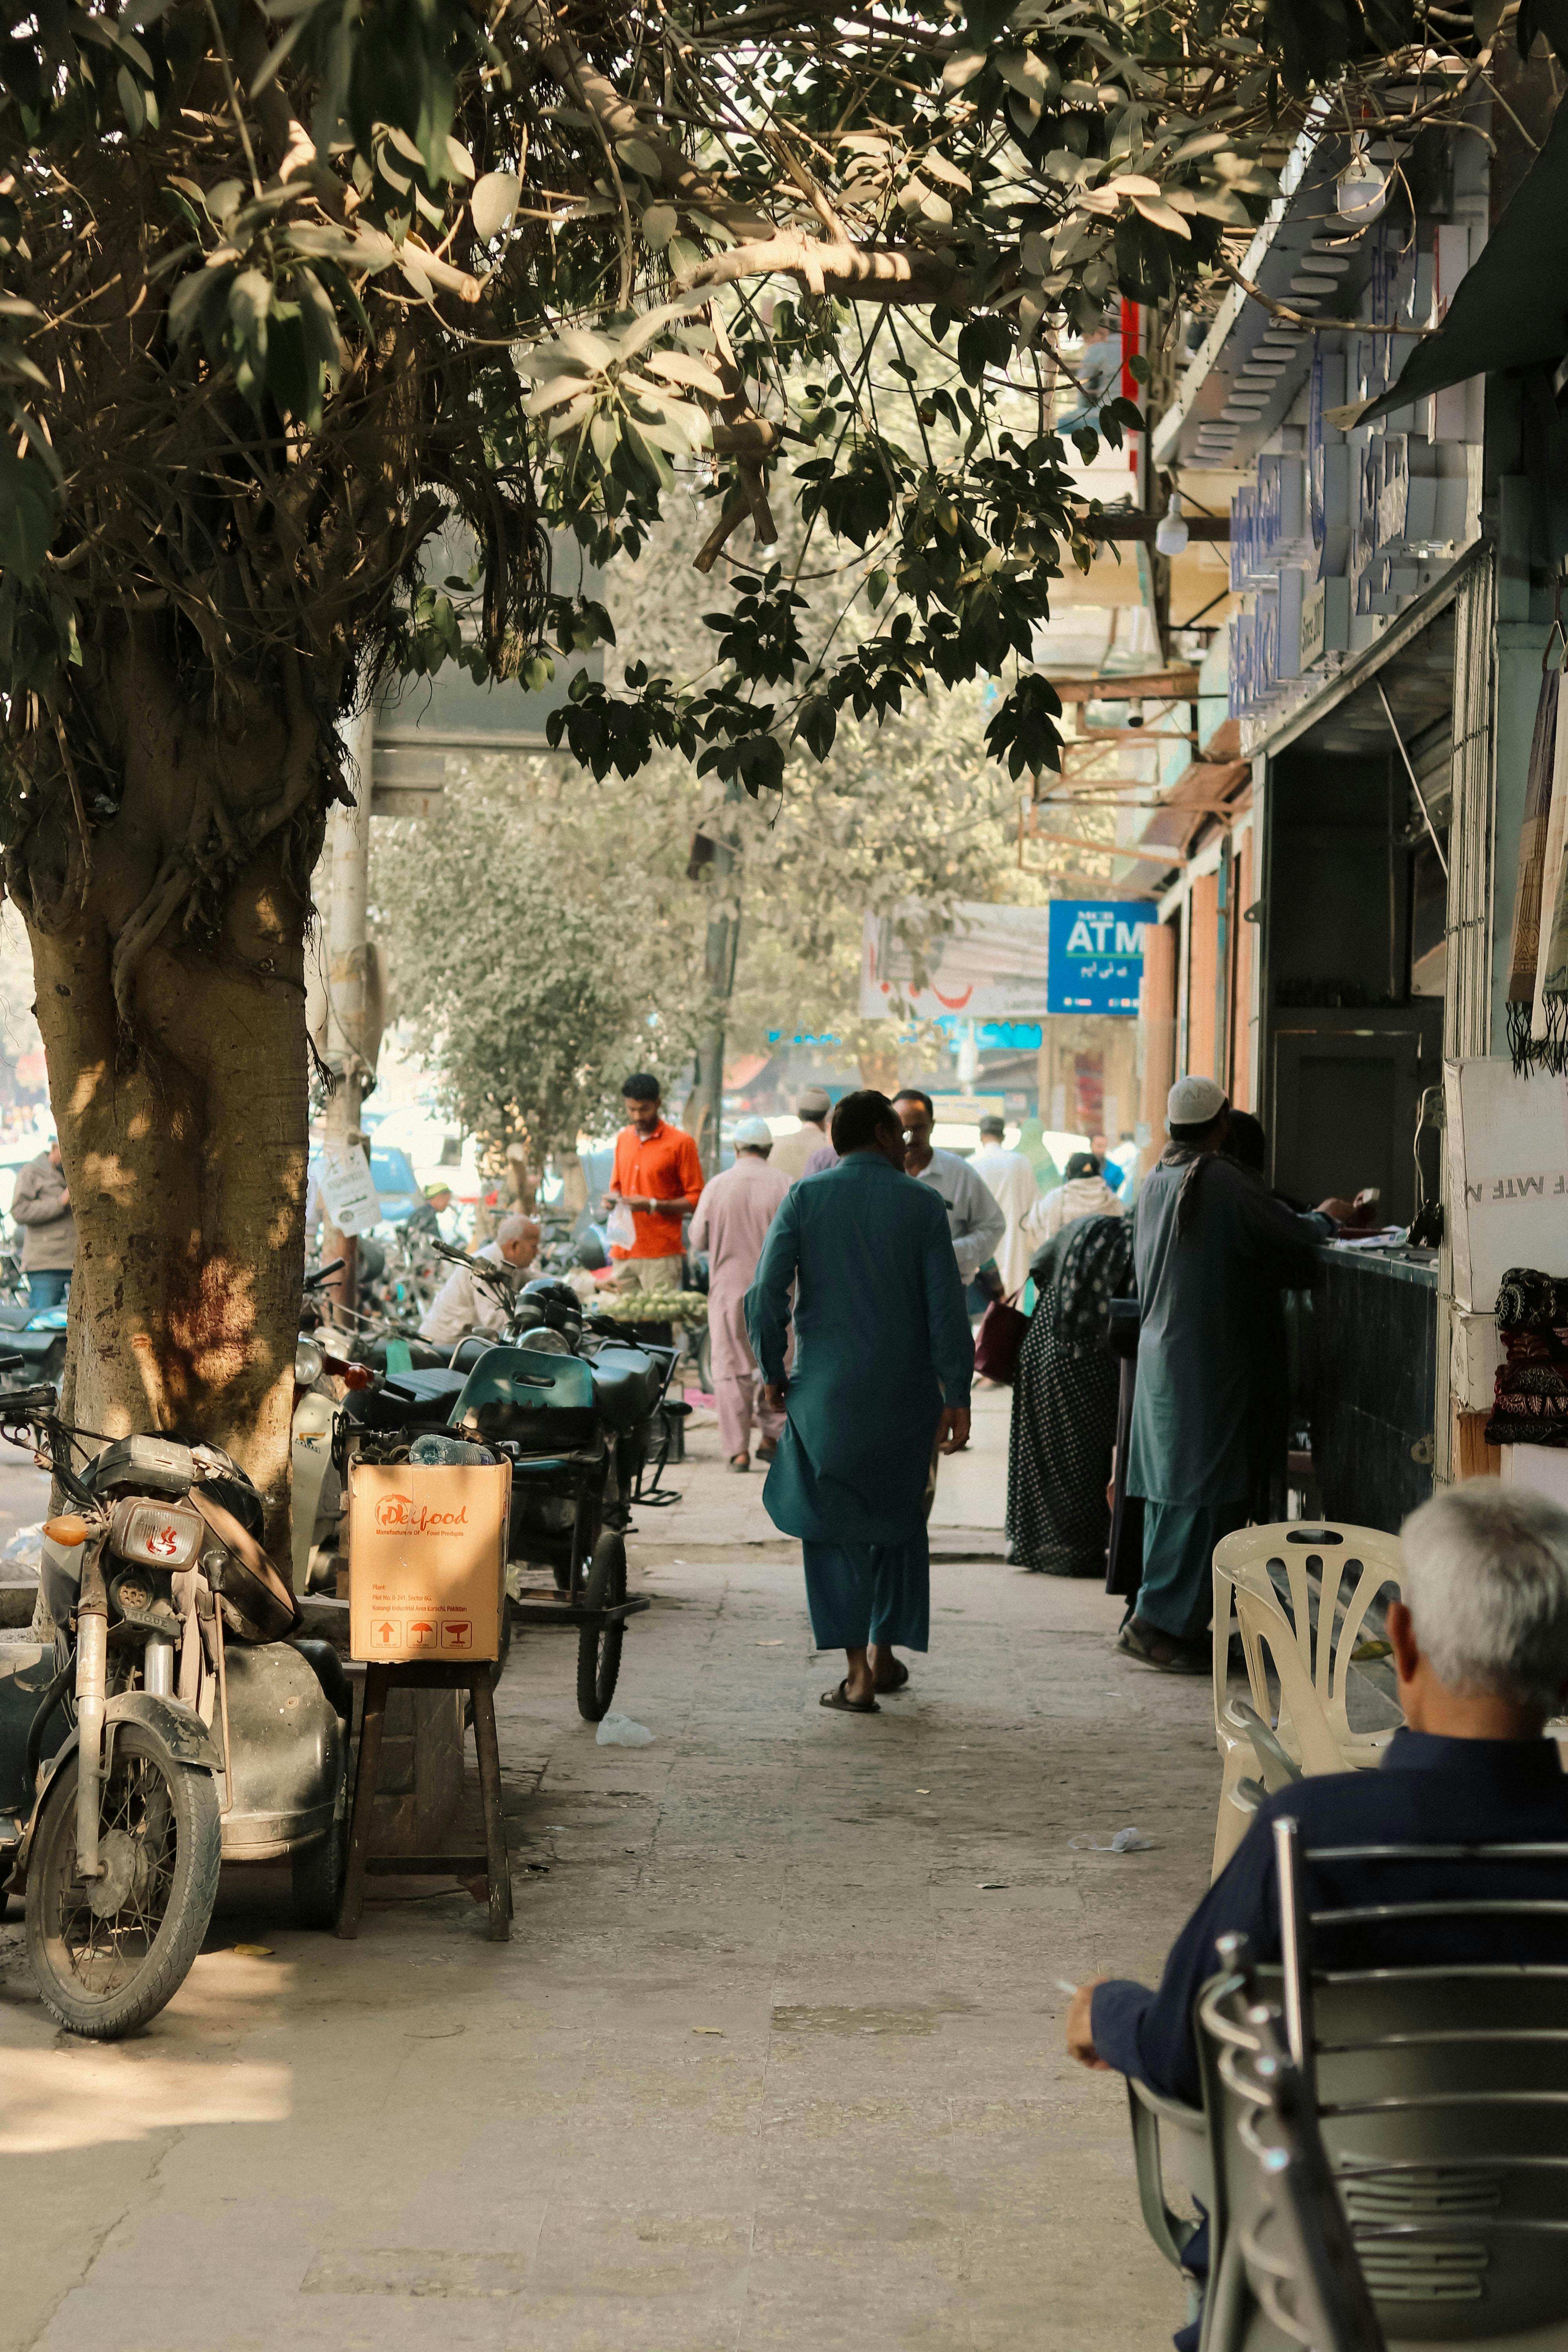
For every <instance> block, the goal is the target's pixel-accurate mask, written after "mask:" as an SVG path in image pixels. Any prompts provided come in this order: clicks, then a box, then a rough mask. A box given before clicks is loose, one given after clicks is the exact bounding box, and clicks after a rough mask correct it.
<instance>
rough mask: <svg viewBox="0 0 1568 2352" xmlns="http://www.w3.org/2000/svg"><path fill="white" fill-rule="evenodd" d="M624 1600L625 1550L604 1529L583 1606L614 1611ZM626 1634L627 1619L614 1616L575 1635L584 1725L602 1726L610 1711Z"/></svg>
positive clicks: (619, 1540) (598, 1543)
mask: <svg viewBox="0 0 1568 2352" xmlns="http://www.w3.org/2000/svg"><path fill="white" fill-rule="evenodd" d="M625 1599H626V1545H625V1544H624V1543H623V1542H622V1540H621V1538H620V1537H619V1536H618V1535H616V1533H615V1532H614V1530H613V1529H609V1528H606V1530H605V1533H604V1534H603V1535H602V1536H601V1537H600V1538H599V1540H598V1542H597V1543H596V1544H595V1546H594V1557H593V1559H591V1560H590V1562H589V1564H588V1574H587V1579H586V1580H585V1582H584V1586H583V1602H582V1605H583V1607H584V1609H585V1610H587V1609H613V1608H615V1607H616V1604H617V1603H618V1602H620V1601H624V1600H625ZM625 1639H626V1619H625V1618H624V1617H617V1618H616V1622H615V1623H614V1624H613V1625H584V1627H583V1629H582V1631H581V1633H579V1634H578V1636H577V1712H578V1714H579V1715H580V1716H581V1717H582V1718H583V1720H584V1723H602V1722H603V1721H604V1718H605V1716H606V1715H608V1713H609V1711H610V1701H611V1700H612V1699H613V1698H614V1697H615V1695H616V1676H617V1675H619V1673H620V1671H621V1643H622V1642H623V1641H624V1640H625Z"/></svg>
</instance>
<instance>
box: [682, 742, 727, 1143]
mask: <svg viewBox="0 0 1568 2352" xmlns="http://www.w3.org/2000/svg"><path fill="white" fill-rule="evenodd" d="M739 797H740V788H739V786H738V785H734V784H731V785H730V786H728V787H727V788H726V791H725V794H724V798H725V800H726V802H730V801H734V800H737V799H738V798H739ZM707 839H708V840H709V842H710V850H709V854H708V856H707V859H706V866H707V870H708V872H709V874H710V876H711V877H712V879H711V881H710V884H709V888H710V890H711V891H712V893H713V895H714V898H715V901H716V903H715V905H714V907H713V911H712V913H711V914H710V917H709V921H708V937H707V940H706V941H705V942H704V947H703V957H702V983H703V992H704V995H705V997H706V1012H705V1018H704V1021H703V1024H702V1030H701V1035H700V1042H699V1044H698V1048H697V1083H696V1085H695V1086H694V1087H692V1089H691V1099H690V1102H689V1105H688V1108H687V1113H686V1119H687V1125H688V1127H689V1129H690V1130H691V1133H692V1135H693V1136H694V1137H695V1139H696V1142H697V1156H698V1158H699V1159H700V1160H701V1162H702V1172H703V1174H704V1175H705V1176H707V1177H713V1176H716V1175H717V1174H718V1173H719V1149H720V1123H721V1118H722V1113H723V1103H724V1029H725V1022H726V1016H727V1015H728V1013H729V1009H730V999H731V995H732V993H733V992H734V986H735V959H736V956H737V954H738V953H739V950H740V945H741V908H740V886H739V881H738V878H737V877H738V875H739V869H740V864H741V860H740V856H739V854H738V853H737V852H736V851H735V850H734V849H732V848H731V846H730V845H729V843H728V842H725V841H721V840H719V839H718V838H717V837H716V836H715V835H708V836H707Z"/></svg>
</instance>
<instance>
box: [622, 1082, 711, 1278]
mask: <svg viewBox="0 0 1568 2352" xmlns="http://www.w3.org/2000/svg"><path fill="white" fill-rule="evenodd" d="M621 1093H622V1096H623V1097H624V1098H625V1101H626V1118H627V1120H628V1121H629V1124H628V1125H627V1126H626V1127H623V1128H622V1129H621V1131H620V1133H619V1135H617V1136H616V1160H615V1166H614V1167H613V1169H612V1170H611V1171H610V1189H609V1191H608V1192H606V1193H605V1208H606V1210H607V1209H610V1208H612V1207H613V1206H614V1205H615V1203H616V1201H624V1202H625V1203H626V1207H627V1208H628V1209H629V1210H630V1211H631V1213H632V1227H633V1236H634V1237H633V1240H632V1244H631V1247H630V1248H629V1249H627V1248H625V1247H623V1246H622V1245H621V1244H619V1243H616V1242H612V1243H611V1244H610V1255H611V1257H612V1259H613V1260H614V1261H615V1265H616V1286H617V1287H618V1288H619V1289H622V1290H654V1291H670V1290H679V1288H680V1286H681V1279H680V1277H681V1257H682V1252H681V1247H680V1223H681V1219H682V1218H683V1217H684V1216H685V1215H686V1213H687V1211H688V1210H689V1209H694V1208H695V1207H696V1206H697V1198H698V1195H699V1193H700V1192H701V1190H702V1163H701V1161H700V1160H699V1159H698V1157H697V1146H696V1144H695V1143H694V1142H693V1140H692V1139H691V1137H690V1136H689V1135H687V1134H686V1133H684V1131H683V1130H682V1129H680V1128H679V1127H670V1126H668V1125H667V1124H666V1121H665V1118H664V1115H663V1112H662V1110H661V1108H660V1105H659V1092H658V1079H657V1078H655V1077H650V1076H649V1075H648V1073H647V1071H646V1070H638V1071H636V1072H634V1074H633V1075H632V1076H630V1077H629V1078H628V1079H627V1080H626V1084H625V1086H624V1087H622V1088H621Z"/></svg>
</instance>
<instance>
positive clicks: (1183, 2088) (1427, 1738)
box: [1067, 1478, 1568, 2344]
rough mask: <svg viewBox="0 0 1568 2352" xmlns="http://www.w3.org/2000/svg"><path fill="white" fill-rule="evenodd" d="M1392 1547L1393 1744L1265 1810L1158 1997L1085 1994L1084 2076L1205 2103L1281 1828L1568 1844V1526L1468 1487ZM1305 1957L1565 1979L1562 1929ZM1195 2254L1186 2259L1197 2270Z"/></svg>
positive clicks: (1300, 1786) (1443, 1870) (1357, 1840)
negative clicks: (1087, 2072) (1238, 1967)
mask: <svg viewBox="0 0 1568 2352" xmlns="http://www.w3.org/2000/svg"><path fill="white" fill-rule="evenodd" d="M1404 1541H1405V1599H1404V1601H1395V1602H1394V1603H1393V1604H1392V1605H1391V1607H1390V1609H1389V1612H1388V1636H1389V1640H1390V1642H1391V1643H1393V1648H1394V1668H1395V1672H1396V1674H1397V1676H1398V1685H1399V1701H1400V1706H1401V1707H1402V1708H1403V1710H1404V1714H1405V1729H1404V1730H1402V1731H1398V1732H1396V1733H1395V1734H1394V1738H1393V1739H1392V1741H1391V1742H1390V1743H1389V1746H1388V1748H1387V1749H1386V1750H1385V1751H1384V1759H1383V1763H1382V1767H1381V1769H1378V1770H1374V1771H1363V1772H1336V1773H1331V1774H1325V1775H1323V1776H1322V1777H1321V1778H1318V1779H1311V1780H1300V1781H1298V1782H1296V1783H1295V1784H1294V1785H1293V1786H1292V1787H1290V1788H1289V1789H1287V1790H1281V1791H1280V1792H1279V1793H1278V1794H1277V1795H1274V1796H1271V1797H1269V1798H1268V1799H1267V1800H1266V1801H1264V1803H1263V1804H1261V1805H1260V1806H1259V1807H1258V1816H1257V1819H1256V1820H1255V1821H1254V1822H1253V1824H1252V1827H1251V1829H1250V1830H1249V1831H1248V1832H1247V1836H1246V1838H1245V1840H1244V1841H1243V1843H1241V1845H1240V1846H1239V1847H1238V1848H1237V1852H1236V1853H1235V1854H1234V1855H1233V1856H1232V1858H1231V1860H1230V1862H1229V1864H1227V1866H1226V1869H1225V1870H1224V1871H1222V1872H1221V1874H1220V1875H1219V1877H1218V1878H1217V1879H1216V1880H1215V1883H1214V1885H1212V1886H1211V1887H1210V1888H1209V1891H1208V1893H1207V1894H1206V1895H1205V1897H1204V1899H1203V1901H1202V1902H1201V1903H1200V1904H1199V1905H1198V1907H1197V1909H1196V1910H1195V1911H1194V1913H1193V1916H1192V1917H1191V1918H1190V1919H1189V1920H1188V1922H1187V1924H1186V1926H1185V1927H1184V1928H1183V1929H1182V1932H1181V1934H1180V1935H1179V1936H1178V1937H1177V1938H1176V1940H1175V1943H1174V1944H1173V1946H1172V1948H1171V1951H1170V1955H1169V1957H1168V1958H1167V1960H1166V1962H1165V1968H1164V1972H1163V1975H1162V1977H1161V1979H1160V1984H1159V1989H1158V1990H1157V1991H1151V1990H1149V1988H1148V1987H1147V1986H1146V1985H1141V1984H1133V1983H1131V1982H1128V1981H1126V1980H1125V1979H1115V1978H1101V1979H1100V1980H1099V1981H1097V1982H1096V1983H1094V1984H1089V1985H1082V1986H1080V1987H1079V1990H1078V1991H1077V1993H1076V1994H1075V1995H1074V1997H1073V2000H1072V2003H1071V2006H1070V2007H1069V2009H1068V2024H1067V2039H1068V2050H1069V2051H1070V2053H1072V2055H1073V2056H1074V2057H1075V2058H1076V2059H1078V2060H1079V2063H1081V2064H1083V2065H1085V2066H1091V2067H1107V2068H1114V2069H1116V2070H1117V2071H1119V2072H1120V2073H1121V2074H1131V2075H1132V2076H1133V2077H1135V2079H1136V2080H1138V2081H1139V2082H1142V2083H1146V2084H1148V2085H1149V2087H1150V2088H1151V2089H1152V2090H1155V2091H1160V2092H1163V2093H1165V2094H1167V2095H1169V2096H1171V2097H1173V2098H1177V2099H1184V2100H1186V2101H1188V2102H1189V2103H1190V2104H1192V2105H1197V2104H1198V2103H1199V2101H1200V2099H1201V2096H1202V2093H1201V2090H1200V2085H1199V2077H1198V2061H1197V2042H1196V2033H1195V2027H1194V2015H1193V2010H1194V2002H1195V2000H1196V1999H1197V1995H1198V1992H1199V1990H1201V1988H1202V1987H1203V1986H1204V1985H1205V1983H1206V1982H1207V1981H1208V1979H1210V1978H1211V1977H1212V1976H1214V1975H1215V1973H1216V1972H1217V1969H1218V1963H1217V1961H1216V1959H1215V1938H1216V1937H1220V1936H1224V1935H1227V1934H1230V1933H1232V1932H1233V1931H1236V1932H1239V1933H1240V1934H1242V1935H1244V1936H1246V1937H1247V1938H1248V1939H1249V1942H1250V1944H1251V1948H1252V1955H1253V1958H1255V1959H1257V1960H1259V1961H1263V1962H1268V1961H1270V1960H1277V1959H1278V1958H1279V1887H1278V1884H1277V1879H1276V1872H1275V1862H1274V1841H1273V1822H1274V1821H1275V1819H1276V1817H1277V1816H1279V1814H1282V1813H1284V1814H1289V1815H1290V1816H1292V1817H1293V1818H1294V1819H1295V1820H1296V1821H1297V1822H1299V1823H1300V1844H1301V1849H1302V1851H1303V1853H1304V1854H1306V1855H1307V1856H1309V1857H1310V1854H1311V1853H1312V1850H1313V1849H1314V1848H1315V1847H1344V1846H1357V1845H1361V1846H1364V1845H1383V1846H1390V1845H1436V1844H1447V1845H1467V1844H1471V1845H1475V1844H1488V1843H1501V1842H1503V1841H1505V1840H1506V1841H1508V1842H1510V1843H1531V1842H1533V1841H1540V1842H1542V1843H1559V1844H1561V1843H1565V1842H1568V1777H1565V1776H1564V1774H1563V1769H1562V1765H1561V1761H1560V1759H1559V1755H1558V1749H1557V1746H1556V1742H1555V1741H1554V1740H1552V1739H1547V1738H1543V1737H1542V1730H1543V1727H1544V1726H1545V1724H1546V1723H1547V1721H1548V1720H1549V1719H1550V1718H1551V1717H1552V1716H1555V1715H1557V1714H1559V1713H1561V1712H1562V1711H1563V1706H1564V1703H1565V1694H1568V1512H1564V1511H1563V1510H1562V1509H1561V1508H1560V1507H1559V1506H1558V1505H1557V1504H1555V1503H1553V1502H1551V1501H1549V1500H1548V1499H1547V1497H1546V1496H1542V1495H1537V1494H1533V1493H1531V1491H1530V1490H1529V1489H1528V1488H1522V1487H1513V1486H1503V1485H1502V1484H1501V1483H1500V1481H1499V1480H1497V1479H1495V1478H1476V1479H1471V1480H1469V1481H1468V1482H1467V1483H1466V1484H1464V1485H1463V1486H1452V1487H1449V1488H1447V1490H1446V1491H1445V1492H1444V1493H1442V1494H1440V1495H1438V1496H1435V1497H1434V1498H1433V1500H1432V1501H1431V1502H1429V1503H1424V1504H1423V1505H1422V1507H1421V1508H1420V1509H1419V1510H1418V1511H1416V1512H1415V1513H1414V1514H1413V1515H1412V1516H1411V1517H1410V1518H1409V1519H1407V1520H1406V1521H1405V1529H1404ZM1306 1882H1307V1895H1308V1900H1309V1903H1310V1907H1311V1908H1312V1909H1314V1910H1318V1909H1325V1910H1329V1909H1332V1910H1337V1909H1340V1908H1342V1907H1348V1906H1354V1905H1357V1904H1365V1903H1369V1902H1370V1903H1378V1902H1382V1903H1398V1902H1422V1901H1431V1902H1443V1901H1445V1900H1453V1899H1455V1898H1457V1897H1458V1896H1460V1895H1463V1896H1464V1897H1465V1898H1467V1899H1469V1900H1476V1899H1484V1898H1486V1897H1488V1896H1494V1897H1509V1896H1511V1897H1528V1896H1535V1897H1546V1898H1549V1899H1553V1900H1561V1899H1563V1894H1564V1873H1563V1864H1562V1863H1561V1862H1560V1861H1556V1860H1551V1859H1543V1860H1542V1861H1541V1862H1539V1863H1530V1862H1525V1861H1518V1862H1491V1863H1477V1862H1467V1861H1465V1860H1463V1859H1458V1860H1453V1861H1447V1862H1442V1861H1436V1862H1408V1863H1403V1862H1389V1861H1380V1862H1371V1863H1368V1862H1362V1863H1354V1862H1331V1861H1325V1862H1318V1863H1313V1862H1311V1861H1310V1860H1309V1862H1308V1864H1307V1867H1306ZM1312 1958H1313V1963H1314V1965H1315V1966H1322V1967H1326V1968H1334V1967H1340V1968H1352V1967H1353V1968H1375V1967H1379V1966H1394V1965H1398V1964H1400V1963H1404V1964H1405V1965H1409V1964H1411V1963H1412V1962H1417V1963H1419V1962H1423V1961H1432V1962H1442V1961H1448V1960H1457V1961H1464V1960H1475V1961H1482V1962H1486V1961H1500V1960H1502V1961H1519V1962H1522V1961H1555V1962H1558V1963H1563V1962H1568V1921H1565V1920H1564V1918H1563V1915H1561V1914H1559V1915H1557V1916H1555V1917H1553V1916H1550V1915H1546V1916H1542V1917H1541V1918H1540V1919H1538V1920H1534V1921H1526V1920H1521V1918H1520V1917H1518V1916H1512V1917H1508V1916H1502V1917H1495V1916H1494V1917H1491V1918H1488V1917H1487V1916H1485V1915H1484V1914H1483V1915H1482V1916H1479V1917H1476V1916H1470V1917H1449V1918H1436V1919H1434V1918H1426V1919H1422V1920H1417V1921H1415V1922H1413V1923H1405V1924H1401V1923H1400V1922H1398V1921H1393V1922H1389V1923H1386V1924H1384V1925H1381V1926H1380V1925H1378V1924H1377V1923H1366V1922H1360V1923H1356V1924H1355V1925H1353V1926H1352V1927H1347V1928H1344V1929H1342V1930H1340V1931H1337V1933H1334V1934H1330V1933H1327V1932H1324V1931H1322V1930H1317V1931H1314V1935H1313V1943H1312ZM1195 2251H1197V2249H1196V2242H1194V2247H1193V2248H1191V2249H1189V2261H1190V2262H1191V2257H1192V2255H1193V2253H1194V2252H1195ZM1191 2266H1192V2267H1194V2268H1197V2267H1199V2264H1198V2263H1196V2262H1191ZM1176 2340H1177V2343H1178V2344H1181V2343H1182V2342H1183V2341H1184V2337H1183V2336H1178V2337H1177V2339H1176ZM1194 2340H1195V2339H1194Z"/></svg>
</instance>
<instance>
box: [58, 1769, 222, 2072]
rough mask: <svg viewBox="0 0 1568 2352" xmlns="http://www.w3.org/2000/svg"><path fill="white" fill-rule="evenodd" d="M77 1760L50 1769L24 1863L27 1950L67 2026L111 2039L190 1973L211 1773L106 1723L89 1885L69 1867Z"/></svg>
mask: <svg viewBox="0 0 1568 2352" xmlns="http://www.w3.org/2000/svg"><path fill="white" fill-rule="evenodd" d="M76 1782H77V1759H76V1757H75V1756H74V1755H73V1756H71V1757H70V1758H68V1760H67V1761H66V1763H65V1764H63V1765H62V1766H61V1768H60V1769H59V1771H58V1773H57V1774H56V1775H55V1779H54V1781H53V1783H52V1784H51V1786H50V1789H49V1792H48V1795H47V1798H46V1799H45V1801H44V1812H43V1818H42V1820H41V1821H40V1822H39V1823H38V1827H37V1835H36V1836H35V1838H34V1841H33V1850H32V1854H31V1857H30V1859H29V1862H28V1865H27V1958H28V1960H29V1961H30V1963H31V1965H32V1969H33V1974H34V1976H35V1978H36V1979H37V1987H38V1991H39V1994H40V1996H41V1997H42V2000H43V2003H44V2007H45V2008H46V2009H47V2011H49V2013H50V2015H51V2016H52V2017H56V2018H58V2021H59V2022H60V2023H61V2024H62V2025H63V2026H64V2027H65V2028H66V2030H67V2032H70V2033H80V2034H85V2035H86V2036H87V2037H88V2038H89V2040H91V2041H94V2042H117V2041H119V2040H120V2038H121V2035H122V2034H126V2033H132V2032H135V2030H136V2028H137V2027H138V2026H139V2025H145V2023H146V2022H147V2020H148V2019H149V2018H150V2017H155V2016H156V2015H157V2013H158V2011H160V2010H161V2009H162V2008H163V2005H164V2003H165V2002H166V2001H168V2000H172V1999H173V1998H174V1994H175V1993H176V1992H177V1991H178V1990H179V1989H180V1987H181V1985H182V1984H184V1980H185V1978H186V1976H187V1975H188V1974H189V1972H190V1968H191V1963H192V1961H193V1960H194V1959H195V1957H196V1954H197V1953H198V1952H199V1951H200V1949H201V1947H202V1938H203V1937H204V1936H205V1934H206V1931H207V1922H208V1920H209V1919H210V1918H211V1917H212V1908H213V1903H214V1901H215V1899H216V1895H217V1874H218V1864H219V1862H220V1860H221V1858H222V1853H223V1832H222V1828H221V1825H220V1823H219V1821H218V1806H217V1790H216V1787H215V1785H214V1782H213V1776H212V1774H211V1773H210V1772H200V1771H191V1770H189V1769H186V1767H185V1766H184V1765H183V1764H177V1763H176V1762H175V1761H174V1758H173V1757H172V1756H171V1755H170V1754H169V1752H168V1750H167V1748H165V1747H164V1746H163V1741H162V1740H161V1739H159V1738H157V1737H156V1735H155V1734H154V1733H153V1732H151V1731H149V1730H148V1729H147V1728H146V1727H145V1726H144V1725H142V1724H139V1723H121V1724H120V1725H119V1726H118V1727H117V1728H116V1732H115V1739H114V1761H113V1768H112V1769H111V1771H110V1776H109V1779H108V1780H107V1781H106V1783H105V1784H104V1788H103V1790H102V1800H101V1811H100V1821H101V1824H102V1827H101V1830H100V1843H99V1850H100V1855H101V1857H102V1859H103V1861H104V1862H105V1863H106V1864H108V1870H107V1872H106V1873H105V1874H104V1876H103V1877H101V1878H100V1879H98V1880H95V1881H93V1882H92V1883H91V1884H90V1885H89V1884H87V1883H84V1882H83V1881H82V1880H81V1879H79V1877H78V1876H77V1869H76Z"/></svg>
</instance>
